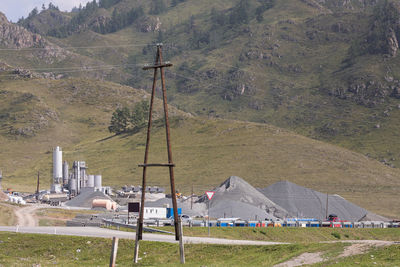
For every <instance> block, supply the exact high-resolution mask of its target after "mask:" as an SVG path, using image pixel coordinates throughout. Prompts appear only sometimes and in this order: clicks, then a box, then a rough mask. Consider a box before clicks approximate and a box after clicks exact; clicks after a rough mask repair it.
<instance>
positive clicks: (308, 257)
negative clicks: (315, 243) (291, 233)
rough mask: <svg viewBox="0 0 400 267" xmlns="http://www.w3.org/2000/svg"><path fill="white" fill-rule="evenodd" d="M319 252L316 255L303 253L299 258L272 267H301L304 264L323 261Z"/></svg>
mask: <svg viewBox="0 0 400 267" xmlns="http://www.w3.org/2000/svg"><path fill="white" fill-rule="evenodd" d="M321 255H322V253H321V252H316V253H307V252H306V253H303V254H301V255H300V256H298V257H296V258H294V259H291V260H288V261H286V262H283V263H280V264H277V265H274V267H295V266H302V265H305V264H314V263H318V262H321V261H323V260H324V259H323V258H322V257H321Z"/></svg>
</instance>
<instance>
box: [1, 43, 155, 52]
mask: <svg viewBox="0 0 400 267" xmlns="http://www.w3.org/2000/svg"><path fill="white" fill-rule="evenodd" d="M155 45H156V44H130V45H104V46H65V47H62V46H56V47H30V48H0V51H18V52H22V51H37V50H59V49H102V48H122V47H145V46H155Z"/></svg>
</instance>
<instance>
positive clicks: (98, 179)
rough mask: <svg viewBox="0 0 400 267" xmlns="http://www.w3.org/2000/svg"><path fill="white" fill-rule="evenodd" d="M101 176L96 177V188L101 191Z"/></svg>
mask: <svg viewBox="0 0 400 267" xmlns="http://www.w3.org/2000/svg"><path fill="white" fill-rule="evenodd" d="M101 178H102V177H101V175H95V176H94V187H96V188H98V189H100V188H101Z"/></svg>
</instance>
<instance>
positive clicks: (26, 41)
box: [0, 12, 72, 64]
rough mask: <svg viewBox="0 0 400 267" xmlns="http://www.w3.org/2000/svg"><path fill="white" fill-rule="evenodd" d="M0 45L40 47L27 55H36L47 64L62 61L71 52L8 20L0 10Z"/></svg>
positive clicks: (22, 47)
mask: <svg viewBox="0 0 400 267" xmlns="http://www.w3.org/2000/svg"><path fill="white" fill-rule="evenodd" d="M0 46H3V47H6V48H17V49H24V48H42V49H37V50H33V51H32V53H31V54H30V55H28V56H27V57H36V58H38V59H40V60H43V61H44V62H45V63H47V64H53V63H55V62H59V61H62V60H64V59H66V58H67V57H68V56H71V54H72V53H70V52H69V51H67V50H65V49H63V48H61V47H59V46H57V45H54V44H52V43H50V42H49V41H47V40H46V39H44V38H43V37H42V36H41V35H40V34H35V33H31V32H29V31H28V30H26V29H25V28H23V27H21V26H18V25H16V24H13V23H11V22H9V21H8V20H7V18H6V16H5V15H4V14H3V13H1V12H0Z"/></svg>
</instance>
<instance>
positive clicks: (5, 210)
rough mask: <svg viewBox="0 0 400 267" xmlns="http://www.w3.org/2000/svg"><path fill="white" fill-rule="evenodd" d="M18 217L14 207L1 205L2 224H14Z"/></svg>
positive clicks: (0, 216)
mask: <svg viewBox="0 0 400 267" xmlns="http://www.w3.org/2000/svg"><path fill="white" fill-rule="evenodd" d="M15 222H16V218H15V215H14V211H13V208H11V207H9V206H3V205H0V225H2V226H8V225H14V224H15Z"/></svg>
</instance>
